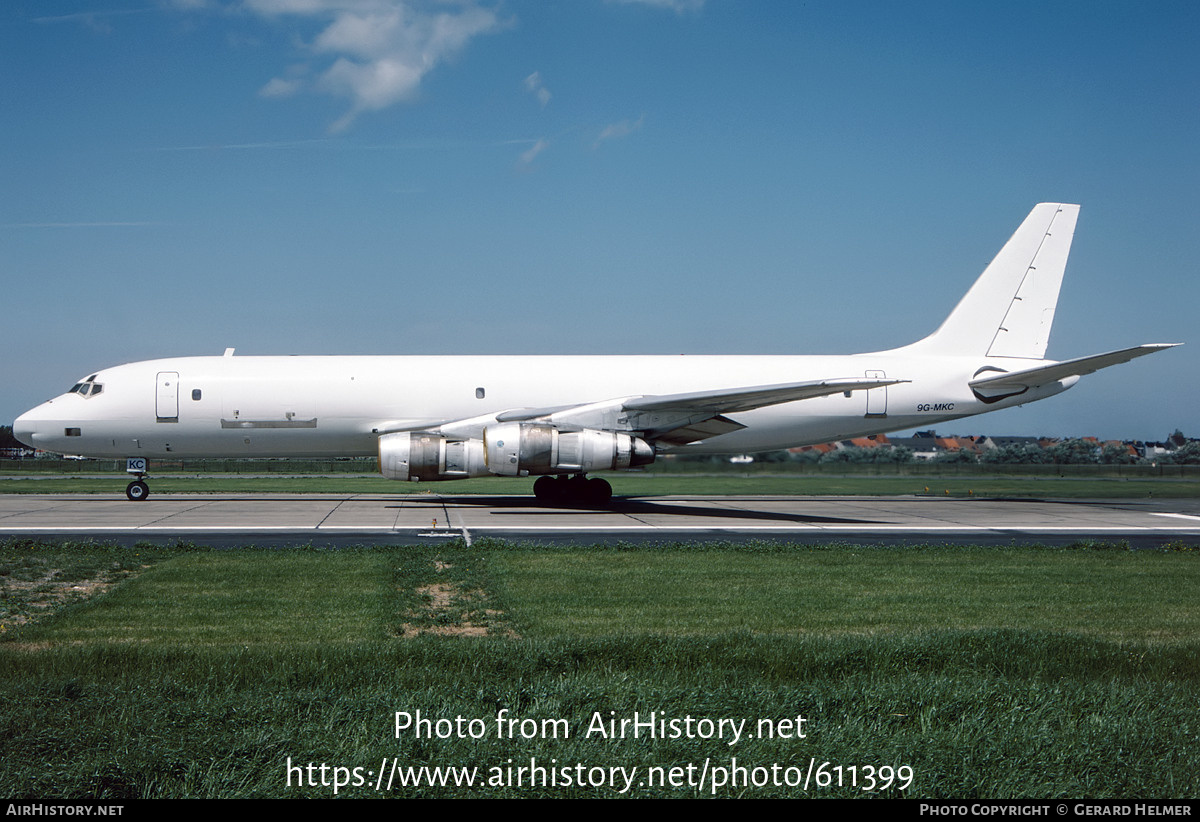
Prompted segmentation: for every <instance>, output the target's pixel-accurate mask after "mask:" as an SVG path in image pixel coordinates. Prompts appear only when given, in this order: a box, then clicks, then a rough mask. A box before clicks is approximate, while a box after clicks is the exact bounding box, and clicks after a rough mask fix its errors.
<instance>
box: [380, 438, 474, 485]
mask: <svg viewBox="0 0 1200 822" xmlns="http://www.w3.org/2000/svg"><path fill="white" fill-rule="evenodd" d="M379 473H381V474H383V475H384V476H385V477H387V478H388V479H394V480H412V481H414V482H415V481H417V480H424V481H426V482H429V481H432V480H453V479H465V478H466V477H483V476H487V473H488V468H487V461H486V459H485V458H484V450H483V442H482V441H481V440H450V439H447V438H446V437H443V436H441V435H440V434H411V433H396V434H384V435H383V436H382V437H380V438H379Z"/></svg>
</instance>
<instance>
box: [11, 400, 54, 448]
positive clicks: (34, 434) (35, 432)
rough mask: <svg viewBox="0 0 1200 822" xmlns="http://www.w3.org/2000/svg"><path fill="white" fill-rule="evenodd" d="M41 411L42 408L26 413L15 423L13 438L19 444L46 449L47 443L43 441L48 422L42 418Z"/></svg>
mask: <svg viewBox="0 0 1200 822" xmlns="http://www.w3.org/2000/svg"><path fill="white" fill-rule="evenodd" d="M40 411H41V406H38V407H37V408H33V409H30V410H29V411H26V412H25V413H24V414H22V415H21V416H19V417H17V418H16V419H15V420H14V421H13V427H12V430H13V436H14V437H15V438H16V439H17V441H18V442H20V443H23V444H25V445H28V446H29V447H30V448H45V447H46V443H45V442H42V441H41V440H45V438H46V430H45V427H46V426H45V423H46V421H45V420H44V419H43V418H42V414H41V413H39V412H40Z"/></svg>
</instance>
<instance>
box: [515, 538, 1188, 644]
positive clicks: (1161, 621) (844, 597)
mask: <svg viewBox="0 0 1200 822" xmlns="http://www.w3.org/2000/svg"><path fill="white" fill-rule="evenodd" d="M1077 553H1078V552H1075V553H1071V552H1065V553H1064V552H1060V551H1051V550H1032V549H1025V548H1014V549H995V548H974V547H951V546H940V547H926V548H916V549H914V548H895V549H881V548H861V547H854V546H847V545H841V546H837V545H835V546H815V547H809V548H805V549H785V548H775V549H774V550H771V549H770V548H767V549H764V550H762V551H761V552H754V551H746V550H732V551H731V550H728V549H721V548H717V549H698V550H688V551H680V550H669V549H668V550H659V551H642V550H638V551H610V552H589V553H579V552H562V553H549V552H529V551H523V552H522V551H518V552H509V553H504V554H501V555H499V556H498V557H497V558H496V559H495V560H494V561H493V567H495V569H496V570H495V572H494V575H495V577H496V579H497V582H498V584H499V589H500V590H501V591H502V592H503V598H504V599H510V598H511V599H512V600H514V601H515V602H517V603H519V607H517V608H514V612H515V613H518V614H520V615H521V625H522V627H523V629H524V632H527V633H530V634H532V635H537V636H558V635H563V634H571V635H576V636H603V635H607V634H612V633H624V634H645V635H664V636H679V635H694V634H712V633H720V632H722V631H729V630H735V631H742V630H744V631H749V632H752V633H755V634H775V635H779V634H783V635H798V636H803V635H809V634H818V635H837V634H842V635H844V634H868V635H869V634H883V635H897V634H906V633H914V632H921V631H937V630H946V629H949V630H979V629H995V628H1007V629H1015V630H1021V631H1047V632H1053V633H1074V634H1079V635H1089V636H1096V637H1101V638H1107V639H1115V640H1127V639H1132V640H1145V641H1171V640H1175V639H1185V640H1186V639H1189V638H1194V637H1200V608H1197V607H1196V606H1195V603H1193V602H1192V600H1191V594H1192V593H1200V563H1197V562H1185V563H1180V561H1179V559H1178V557H1176V556H1173V555H1171V554H1166V553H1158V552H1149V551H1147V552H1140V553H1134V552H1128V551H1124V552H1118V551H1101V552H1095V553H1090V554H1087V555H1086V556H1077V555H1075V554H1077ZM564 590H566V591H569V592H570V595H569V596H563V595H562V592H563V591H564Z"/></svg>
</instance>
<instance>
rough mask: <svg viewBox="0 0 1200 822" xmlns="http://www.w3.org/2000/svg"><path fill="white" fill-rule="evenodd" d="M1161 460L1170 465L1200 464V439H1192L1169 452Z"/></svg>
mask: <svg viewBox="0 0 1200 822" xmlns="http://www.w3.org/2000/svg"><path fill="white" fill-rule="evenodd" d="M1159 462H1164V463H1166V464H1168V465H1200V440H1191V441H1189V442H1185V443H1184V444H1183V445H1181V446H1179V447H1178V448H1176V449H1175V450H1174V451H1171V452H1169V453H1167V454H1164V455H1163V457H1162V459H1160V460H1159Z"/></svg>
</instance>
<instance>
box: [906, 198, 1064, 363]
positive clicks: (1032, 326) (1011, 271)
mask: <svg viewBox="0 0 1200 822" xmlns="http://www.w3.org/2000/svg"><path fill="white" fill-rule="evenodd" d="M1078 216H1079V206H1077V205H1067V204H1064V203H1041V204H1039V205H1036V206H1034V208H1033V211H1031V212H1029V216H1028V217H1026V218H1025V222H1023V223H1021V227H1020V228H1018V229H1017V232H1016V233H1015V234H1013V235H1012V238H1011V239H1010V240H1009V241H1008V242H1007V243H1005V245H1004V248H1002V249H1001V250H1000V253H999V254H997V255H996V258H995V259H994V260H992V262H991V264H990V265H989V266H988V267H987V268H986V269H985V270H984V272H983V274H981V275H980V276H979V279H978V280H976V281H975V284H974V285H973V286H971V290H970V291H968V292H967V294H966V296H965V297H963V298H962V300H961V301H960V302H959V303H958V305H957V306H956V307H955V308H954V311H952V312H951V313H950V316H949V317H947V318H946V321H945V322H943V323H942V325H941V327H940V328H938V330H937V331H935V332H934V333H933V334H931V335H929V336H928V337H926V338H925V339H923V340H921V341H920V342H918V343H916V346H919V347H920V348H922V349H924V350H931V351H930V353H934V352H938V353H946V354H972V353H977V354H981V355H982V354H986V355H987V356H989V357H1026V358H1031V359H1042V358H1043V357H1044V356H1045V354H1046V344H1047V343H1048V342H1049V341H1050V327H1051V325H1052V324H1053V322H1054V309H1055V306H1056V305H1057V304H1058V290H1059V287H1060V286H1061V285H1062V277H1063V272H1064V271H1065V270H1066V267H1067V255H1068V254H1069V253H1070V251H1071V240H1072V238H1073V237H1074V236H1075V221H1076V219H1077V218H1078Z"/></svg>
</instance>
